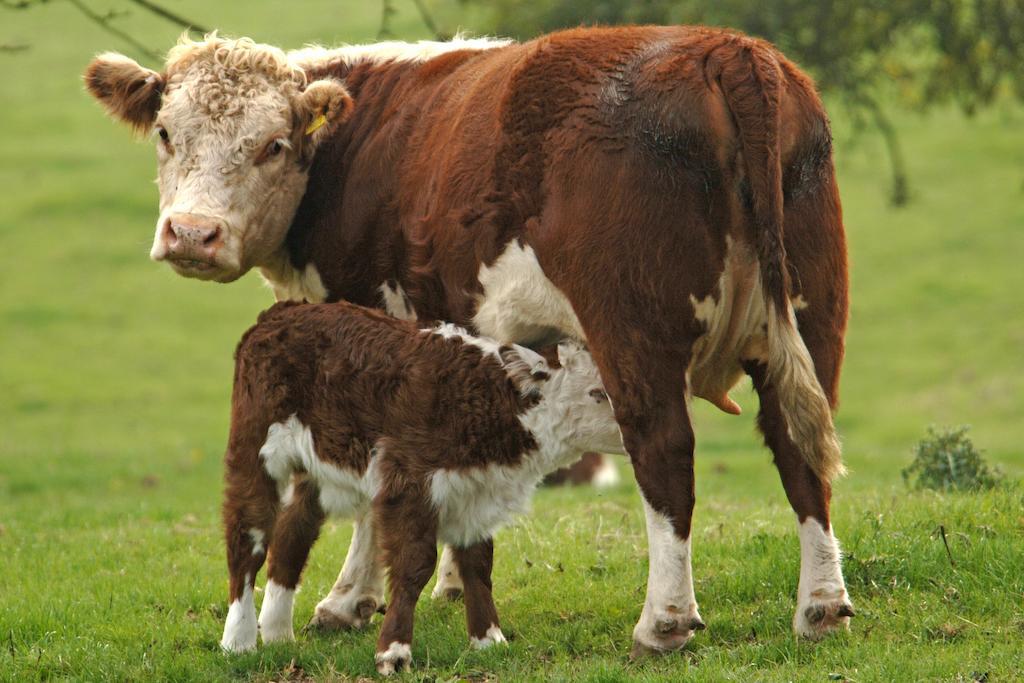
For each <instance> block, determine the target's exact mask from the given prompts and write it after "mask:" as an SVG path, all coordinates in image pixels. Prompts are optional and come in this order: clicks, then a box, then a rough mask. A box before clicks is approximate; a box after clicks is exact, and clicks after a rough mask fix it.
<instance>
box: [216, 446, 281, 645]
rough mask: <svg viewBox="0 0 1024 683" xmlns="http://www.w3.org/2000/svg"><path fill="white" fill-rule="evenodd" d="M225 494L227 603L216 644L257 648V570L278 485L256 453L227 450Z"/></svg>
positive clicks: (264, 551) (273, 514) (269, 529)
mask: <svg viewBox="0 0 1024 683" xmlns="http://www.w3.org/2000/svg"><path fill="white" fill-rule="evenodd" d="M226 464H227V476H226V479H227V488H226V491H225V498H224V532H225V541H226V544H227V557H228V574H229V603H230V604H229V606H228V615H227V619H226V620H225V623H224V636H223V638H221V642H220V644H221V647H222V648H223V649H225V650H227V651H229V652H244V651H246V650H251V649H253V648H254V647H256V631H257V622H256V605H255V602H254V600H253V590H254V587H255V583H256V574H257V572H259V570H260V567H262V566H263V561H264V559H265V558H266V554H267V544H269V543H270V542H271V539H272V535H273V528H274V521H275V518H276V516H277V503H278V498H277V485H276V483H275V482H274V481H273V480H272V479H271V478H270V476H269V475H268V474H267V473H266V471H265V470H264V469H263V468H262V467H260V465H259V457H258V455H257V453H256V452H253V453H251V454H250V453H241V452H238V451H236V450H234V449H231V448H229V452H228V457H227V463H226Z"/></svg>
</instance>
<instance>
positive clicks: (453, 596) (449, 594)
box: [430, 576, 462, 602]
mask: <svg viewBox="0 0 1024 683" xmlns="http://www.w3.org/2000/svg"><path fill="white" fill-rule="evenodd" d="M430 597H431V598H433V599H434V600H448V601H450V602H455V601H456V600H461V599H462V580H461V579H460V578H459V577H457V576H455V577H453V576H440V577H438V579H437V583H436V584H434V590H432V591H430Z"/></svg>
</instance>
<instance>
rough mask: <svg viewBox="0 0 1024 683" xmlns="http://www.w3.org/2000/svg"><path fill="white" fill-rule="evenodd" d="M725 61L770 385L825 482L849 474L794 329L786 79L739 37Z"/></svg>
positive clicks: (772, 59)
mask: <svg viewBox="0 0 1024 683" xmlns="http://www.w3.org/2000/svg"><path fill="white" fill-rule="evenodd" d="M728 51H729V52H730V54H729V55H728V57H726V58H725V59H723V60H721V62H720V64H719V67H720V68H721V72H720V74H719V83H720V84H721V86H722V92H723V95H724V97H725V101H726V104H727V105H728V107H729V109H730V110H731V112H732V115H733V117H734V120H735V122H736V125H737V128H738V132H739V139H740V149H741V150H742V153H743V159H744V163H745V171H746V176H747V181H748V183H749V192H750V198H751V212H752V214H753V229H754V240H755V243H756V248H757V252H758V260H759V262H760V269H761V285H762V289H763V292H764V296H765V304H766V306H767V333H768V380H769V381H770V382H771V383H772V384H773V385H774V386H775V389H776V392H777V394H778V396H779V402H780V407H781V410H782V413H783V415H784V416H785V420H786V423H787V426H788V430H789V436H790V438H791V439H792V441H793V442H794V443H795V444H796V446H797V447H798V448H799V449H800V453H801V454H802V455H803V458H804V460H805V461H806V462H807V464H808V465H809V466H810V468H811V469H812V470H814V472H815V473H816V474H817V475H818V476H819V477H820V478H821V479H822V480H824V481H826V482H828V481H830V480H831V479H832V478H833V477H835V476H837V475H840V474H842V473H843V472H844V468H843V463H842V455H841V452H840V447H839V439H838V437H837V435H836V431H835V426H834V425H833V423H832V410H831V406H830V405H829V401H828V399H827V398H826V396H825V392H824V390H823V389H822V387H821V383H820V382H819V381H818V377H817V375H816V374H815V370H814V362H813V361H812V360H811V355H810V353H809V352H808V350H807V346H806V345H805V344H804V341H803V338H802V337H801V336H800V333H799V332H797V329H796V316H795V314H794V312H793V306H792V303H791V302H790V282H789V272H788V270H787V267H786V249H785V245H784V242H783V193H782V161H781V157H782V152H781V144H780V139H779V127H780V106H781V102H780V100H781V91H782V88H783V83H782V81H783V78H784V76H783V72H782V67H781V66H780V64H779V62H778V60H777V58H776V56H775V54H774V53H773V51H772V49H771V48H770V46H768V45H767V44H765V43H761V42H759V41H754V40H750V39H747V38H740V37H737V38H736V40H735V42H732V43H731V44H730V45H729V50H728Z"/></svg>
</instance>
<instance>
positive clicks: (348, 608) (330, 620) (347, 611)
mask: <svg viewBox="0 0 1024 683" xmlns="http://www.w3.org/2000/svg"><path fill="white" fill-rule="evenodd" d="M376 612H381V613H383V612H384V603H383V602H379V601H378V600H377V598H375V597H373V596H372V595H364V596H363V597H361V598H359V599H349V598H347V596H345V597H342V598H338V599H332V598H331V597H330V596H328V597H327V598H324V599H323V600H322V601H320V604H319V605H317V606H316V610H315V611H314V613H313V618H312V619H310V620H309V623H308V624H306V630H307V631H352V630H358V629H361V628H364V627H365V626H366V625H367V624H369V623H370V618H371V617H373V615H374V614H375V613H376Z"/></svg>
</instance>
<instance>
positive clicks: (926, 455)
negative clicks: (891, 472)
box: [903, 427, 1003, 491]
mask: <svg viewBox="0 0 1024 683" xmlns="http://www.w3.org/2000/svg"><path fill="white" fill-rule="evenodd" d="M967 429H968V428H967V427H954V428H952V429H943V430H941V431H939V430H936V429H935V427H929V428H928V436H927V437H925V438H924V439H921V441H919V442H918V444H917V446H915V447H914V462H913V463H911V464H910V467H908V468H906V469H905V470H903V481H905V482H906V483H907V485H908V486H910V487H911V488H914V489H933V490H937V491H975V490H978V489H990V488H992V487H994V486H996V485H998V484H999V483H1000V482H1001V481H1002V479H1003V475H1002V474H1001V473H1000V472H999V469H998V468H993V469H992V470H990V469H989V467H988V465H987V464H985V460H984V459H983V458H982V457H981V451H979V450H978V449H976V448H975V447H974V444H973V443H972V442H971V439H970V437H968V436H967Z"/></svg>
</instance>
